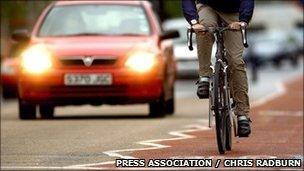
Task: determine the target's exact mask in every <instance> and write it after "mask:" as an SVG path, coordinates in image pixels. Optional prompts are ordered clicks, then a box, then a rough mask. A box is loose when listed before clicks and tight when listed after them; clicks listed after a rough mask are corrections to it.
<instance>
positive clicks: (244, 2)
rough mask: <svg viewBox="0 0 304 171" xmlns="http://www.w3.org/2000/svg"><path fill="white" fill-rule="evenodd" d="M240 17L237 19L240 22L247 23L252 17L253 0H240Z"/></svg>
mask: <svg viewBox="0 0 304 171" xmlns="http://www.w3.org/2000/svg"><path fill="white" fill-rule="evenodd" d="M240 1H241V4H240V11H239V13H240V17H239V20H240V21H241V22H246V23H247V24H248V23H249V21H250V20H251V18H252V14H253V8H254V0H240Z"/></svg>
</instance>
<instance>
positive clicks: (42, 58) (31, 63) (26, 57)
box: [21, 45, 52, 74]
mask: <svg viewBox="0 0 304 171" xmlns="http://www.w3.org/2000/svg"><path fill="white" fill-rule="evenodd" d="M51 56H52V55H51V53H50V52H49V51H48V50H47V48H46V47H45V46H44V45H33V46H31V47H29V48H28V49H26V50H25V51H24V52H23V53H22V54H21V66H22V68H23V69H24V70H25V71H26V72H29V73H33V74H40V73H43V72H45V71H47V70H48V69H50V68H51V67H52V60H51Z"/></svg>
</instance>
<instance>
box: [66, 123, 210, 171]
mask: <svg viewBox="0 0 304 171" xmlns="http://www.w3.org/2000/svg"><path fill="white" fill-rule="evenodd" d="M197 122H199V123H201V124H207V123H208V120H206V119H200V120H198V121H197ZM201 124H190V125H186V126H184V128H186V129H183V130H178V131H170V132H169V133H168V134H169V135H172V136H174V137H172V138H163V139H152V140H144V141H139V142H137V143H136V144H140V145H144V146H149V147H143V148H131V149H129V148H128V149H121V150H110V151H105V152H103V153H104V154H106V155H108V156H110V157H116V158H122V159H135V157H133V156H129V155H123V154H121V153H124V152H133V151H144V150H156V149H163V148H168V147H171V146H169V145H162V144H159V143H158V142H162V141H176V140H183V139H190V138H195V137H196V136H194V135H189V134H187V133H191V132H196V131H204V130H210V128H209V127H207V126H202V125H201ZM109 164H115V161H106V162H100V163H91V164H81V165H71V166H67V167H92V166H101V165H109Z"/></svg>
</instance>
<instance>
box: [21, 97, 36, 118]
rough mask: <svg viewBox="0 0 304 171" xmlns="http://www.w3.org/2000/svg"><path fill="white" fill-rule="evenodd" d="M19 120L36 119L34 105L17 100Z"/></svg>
mask: <svg viewBox="0 0 304 171" xmlns="http://www.w3.org/2000/svg"><path fill="white" fill-rule="evenodd" d="M19 118H20V119H22V120H29V119H36V105H35V104H31V103H27V102H25V101H23V100H20V99H19Z"/></svg>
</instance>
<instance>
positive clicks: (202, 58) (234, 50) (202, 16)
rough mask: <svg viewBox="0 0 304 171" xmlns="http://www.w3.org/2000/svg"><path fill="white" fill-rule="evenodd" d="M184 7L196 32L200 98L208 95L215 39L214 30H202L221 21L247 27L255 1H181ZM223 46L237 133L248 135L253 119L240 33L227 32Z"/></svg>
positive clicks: (233, 25)
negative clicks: (251, 118) (228, 71)
mask: <svg viewBox="0 0 304 171" xmlns="http://www.w3.org/2000/svg"><path fill="white" fill-rule="evenodd" d="M182 9H183V14H184V16H185V18H186V20H187V21H188V22H189V24H190V25H191V27H192V28H193V29H194V31H195V32H196V42H197V51H198V59H199V79H198V81H197V86H198V88H197V95H198V97H199V98H209V78H210V76H211V74H212V69H211V68H210V65H211V51H212V45H213V43H214V41H215V40H214V36H213V35H212V34H211V33H205V32H199V31H200V30H203V29H204V28H205V27H216V26H218V24H219V23H220V21H221V22H224V23H227V24H229V26H230V28H231V29H235V30H240V27H241V24H242V23H244V24H245V25H246V26H247V24H248V23H249V21H250V20H251V18H252V14H253V9H254V0H196V1H194V0H182ZM224 45H225V48H226V52H227V61H228V64H229V67H230V73H229V74H230V77H229V78H230V80H229V84H230V86H231V94H232V97H233V99H234V102H235V114H236V115H237V116H238V133H239V136H240V137H247V136H249V134H250V133H251V129H250V122H251V121H250V118H249V97H248V80H247V73H246V68H245V62H244V60H243V59H242V53H243V49H244V47H243V44H242V35H241V32H240V31H228V32H225V33H224Z"/></svg>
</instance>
